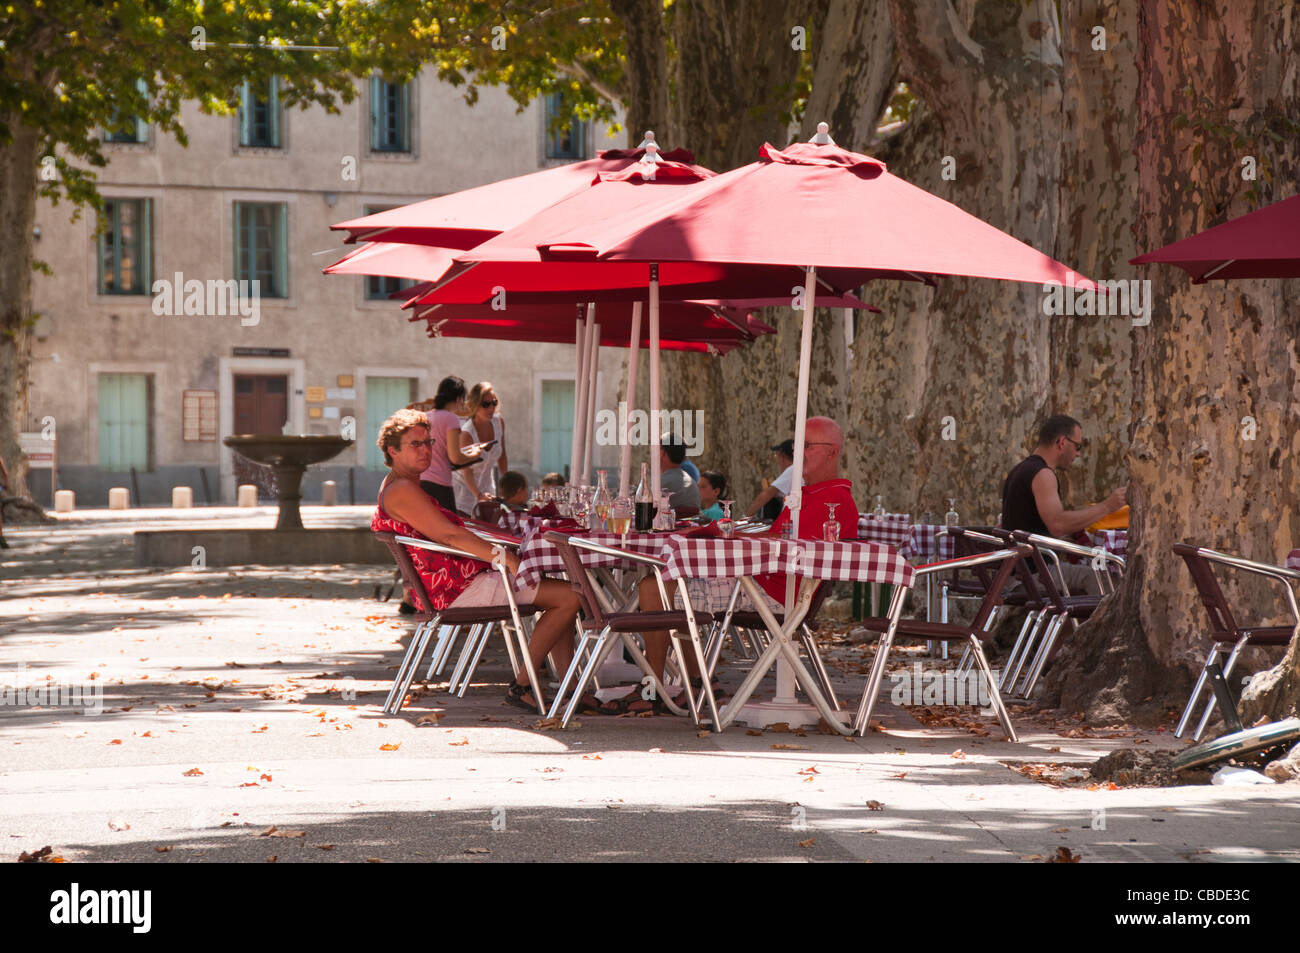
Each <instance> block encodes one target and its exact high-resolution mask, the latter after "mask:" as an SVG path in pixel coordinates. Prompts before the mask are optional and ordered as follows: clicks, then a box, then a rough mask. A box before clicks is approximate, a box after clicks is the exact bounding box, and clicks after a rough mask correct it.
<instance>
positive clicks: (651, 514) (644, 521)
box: [636, 463, 655, 533]
mask: <svg viewBox="0 0 1300 953" xmlns="http://www.w3.org/2000/svg"><path fill="white" fill-rule="evenodd" d="M649 468H650V464H648V463H643V464H641V482H640V483H638V484H637V485H636V531H637V532H638V533H648V532H649V531H650V530H651V529H653V528H654V522H655V503H654V495H653V494H652V493H651V492H650V474H649Z"/></svg>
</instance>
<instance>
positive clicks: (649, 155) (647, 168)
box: [637, 142, 663, 182]
mask: <svg viewBox="0 0 1300 953" xmlns="http://www.w3.org/2000/svg"><path fill="white" fill-rule="evenodd" d="M637 161H638V162H639V163H640V165H641V181H643V182H649V181H650V180H651V179H653V178H654V177H655V171H656V170H655V166H656V165H658V164H659V163H660V162H662V161H663V160H662V159H660V158H659V146H657V145H656V144H655V143H653V142H649V143H647V144H646V147H645V155H643V156H642V157H641V158H640V159H638V160H637Z"/></svg>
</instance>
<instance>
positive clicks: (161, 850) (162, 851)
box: [154, 844, 172, 854]
mask: <svg viewBox="0 0 1300 953" xmlns="http://www.w3.org/2000/svg"><path fill="white" fill-rule="evenodd" d="M171 849H172V845H171V844H166V845H164V846H162V847H155V848H154V851H155V852H156V853H159V854H166V853H168V852H169V851H170V850H171Z"/></svg>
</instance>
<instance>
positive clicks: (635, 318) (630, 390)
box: [618, 301, 641, 496]
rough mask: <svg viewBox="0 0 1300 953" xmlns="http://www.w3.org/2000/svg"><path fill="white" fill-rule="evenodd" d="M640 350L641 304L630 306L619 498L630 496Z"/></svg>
mask: <svg viewBox="0 0 1300 953" xmlns="http://www.w3.org/2000/svg"><path fill="white" fill-rule="evenodd" d="M640 349H641V302H640V301H638V302H636V303H635V304H633V305H632V337H631V340H629V341H628V345H627V401H626V403H627V416H625V417H624V418H623V421H622V428H623V429H622V433H620V434H619V436H620V438H621V439H622V443H623V445H622V446H621V447H620V448H619V451H618V493H619V496H631V495H632V494H631V492H630V489H629V487H628V480H629V478H630V477H631V469H632V445H631V444H630V443H629V442H628V436H629V433H630V431H631V429H632V409H633V408H634V407H636V378H637V364H638V363H640V361H639V358H640V356H641V354H640Z"/></svg>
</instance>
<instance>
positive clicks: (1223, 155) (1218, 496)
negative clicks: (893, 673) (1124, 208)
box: [1058, 0, 1300, 718]
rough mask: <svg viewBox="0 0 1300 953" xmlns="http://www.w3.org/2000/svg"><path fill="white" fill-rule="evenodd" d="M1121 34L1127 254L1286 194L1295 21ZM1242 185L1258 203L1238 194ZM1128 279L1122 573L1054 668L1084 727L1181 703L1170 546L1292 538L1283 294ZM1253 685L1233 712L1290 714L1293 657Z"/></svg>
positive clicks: (1179, 598) (1291, 344) (1144, 17)
mask: <svg viewBox="0 0 1300 953" xmlns="http://www.w3.org/2000/svg"><path fill="white" fill-rule="evenodd" d="M1137 28H1138V29H1137V45H1136V48H1137V56H1138V74H1139V83H1138V100H1137V103H1138V116H1137V124H1136V128H1137V138H1136V141H1135V147H1136V157H1137V177H1136V180H1135V181H1136V188H1135V190H1134V191H1135V197H1134V198H1135V213H1136V214H1135V221H1136V230H1137V246H1138V248H1140V249H1143V250H1146V249H1152V248H1156V247H1158V246H1161V245H1164V244H1166V243H1168V242H1170V241H1174V240H1175V239H1178V238H1182V237H1185V236H1187V235H1190V234H1192V233H1193V232H1196V231H1199V230H1201V229H1203V228H1206V227H1209V226H1211V225H1215V224H1218V223H1220V222H1222V221H1224V220H1226V219H1228V218H1232V217H1235V216H1237V215H1240V214H1243V213H1245V212H1247V211H1250V210H1251V208H1252V207H1253V206H1254V205H1255V204H1268V203H1271V202H1274V201H1277V200H1280V199H1282V198H1285V197H1287V195H1288V194H1292V193H1294V191H1295V182H1296V178H1297V173H1298V172H1300V163H1298V161H1297V159H1298V150H1300V137H1297V135H1296V125H1295V119H1296V117H1298V116H1300V77H1297V73H1296V70H1295V63H1296V58H1297V53H1298V51H1300V42H1298V37H1300V16H1298V14H1297V10H1296V8H1295V7H1294V6H1293V5H1282V6H1279V5H1278V4H1275V3H1271V2H1265V0H1259V2H1241V3H1235V4H1220V5H1209V4H1184V3H1179V2H1173V0H1145V2H1143V3H1141V4H1140V6H1139V10H1138V14H1137ZM1180 117H1185V119H1183V118H1180ZM1245 156H1253V157H1255V159H1256V161H1257V162H1258V164H1259V166H1260V168H1261V174H1260V180H1259V181H1248V180H1244V179H1243V177H1242V171H1243V166H1242V159H1243V158H1244V157H1245ZM1265 168H1266V169H1267V173H1265V172H1264V171H1263V170H1264V169H1265ZM1255 188H1257V189H1258V203H1255V202H1252V201H1250V200H1249V199H1248V193H1250V192H1251V191H1252V189H1255ZM1143 276H1144V277H1147V278H1150V280H1151V282H1152V294H1153V300H1154V302H1155V311H1154V317H1153V320H1152V323H1151V325H1150V326H1149V327H1147V328H1139V329H1137V331H1136V333H1135V338H1134V341H1135V343H1134V352H1133V359H1132V369H1133V391H1134V404H1133V408H1134V409H1133V414H1134V419H1133V430H1132V447H1131V450H1130V453H1129V458H1128V467H1129V476H1130V494H1129V500H1130V502H1131V504H1132V511H1133V521H1132V529H1131V535H1130V549H1129V553H1130V556H1129V564H1128V572H1127V575H1126V577H1125V580H1124V585H1123V587H1122V589H1121V590H1120V592H1119V593H1118V594H1117V596H1116V597H1115V599H1113V600H1111V602H1110V604H1109V605H1108V606H1107V607H1106V609H1105V611H1103V612H1102V613H1101V614H1100V615H1099V617H1098V618H1096V619H1095V621H1093V622H1092V623H1090V624H1089V625H1088V626H1086V627H1084V628H1083V629H1081V630H1080V632H1079V634H1078V637H1077V638H1076V639H1075V640H1074V645H1073V646H1071V647H1070V648H1069V650H1068V654H1066V655H1064V656H1063V657H1062V658H1061V660H1060V664H1059V665H1058V668H1059V670H1060V675H1059V676H1058V680H1059V681H1061V682H1062V683H1063V687H1062V688H1061V691H1060V696H1061V697H1060V700H1061V703H1062V705H1064V706H1066V707H1068V708H1078V709H1082V710H1086V711H1088V712H1089V713H1090V714H1091V715H1092V716H1093V717H1094V718H1110V717H1115V716H1118V717H1138V718H1140V717H1142V716H1143V715H1147V714H1152V713H1153V712H1152V709H1154V708H1155V707H1156V706H1158V705H1160V703H1161V702H1167V703H1170V704H1174V705H1181V704H1182V702H1183V700H1184V697H1185V692H1184V690H1185V687H1186V684H1187V681H1188V678H1189V674H1188V673H1189V672H1190V671H1191V670H1192V669H1193V667H1194V666H1199V664H1200V661H1201V657H1202V656H1203V655H1204V652H1205V641H1204V635H1203V632H1204V629H1205V622H1204V618H1203V610H1202V609H1201V607H1200V605H1199V601H1198V600H1197V599H1196V597H1195V595H1194V590H1193V588H1192V585H1191V580H1190V578H1189V576H1188V574H1187V571H1186V569H1185V568H1184V567H1183V565H1182V564H1181V560H1178V559H1176V558H1175V557H1174V556H1173V554H1172V553H1171V552H1170V546H1171V545H1172V544H1173V543H1175V542H1179V541H1183V540H1188V541H1194V542H1196V543H1200V544H1202V545H1207V546H1211V547H1214V548H1218V549H1223V550H1226V551H1228V552H1232V553H1236V554H1240V555H1242V556H1245V557H1247V558H1250V559H1255V560H1259V561H1261V562H1271V563H1276V562H1278V561H1279V560H1280V559H1281V558H1282V557H1283V556H1284V555H1285V554H1286V552H1287V551H1289V550H1290V549H1291V548H1292V547H1293V546H1294V545H1295V542H1296V533H1297V529H1298V528H1300V526H1298V525H1297V514H1296V507H1295V489H1294V487H1295V481H1296V477H1297V474H1296V464H1295V448H1296V444H1297V438H1298V437H1300V428H1298V427H1297V421H1296V415H1295V410H1296V407H1295V396H1296V386H1297V379H1296V369H1297V364H1298V363H1300V355H1298V354H1297V346H1296V335H1297V331H1298V330H1300V327H1298V325H1300V290H1298V289H1297V283H1296V282H1294V281H1290V282H1287V281H1266V280H1258V281H1230V282H1226V283H1224V282H1212V283H1210V284H1206V285H1192V284H1191V283H1190V281H1189V279H1188V278H1187V277H1186V275H1184V274H1183V273H1182V272H1181V271H1178V270H1176V269H1173V268H1168V267H1150V268H1146V269H1144V270H1143ZM1248 418H1249V419H1248ZM1228 593H1229V599H1230V600H1234V601H1236V600H1238V599H1239V600H1240V602H1239V605H1240V606H1241V607H1242V614H1243V616H1245V617H1248V618H1251V619H1252V620H1254V619H1259V617H1260V616H1261V615H1267V614H1268V613H1269V610H1270V608H1271V607H1273V606H1276V602H1275V601H1273V596H1270V595H1269V594H1268V593H1267V592H1266V591H1264V590H1263V589H1262V588H1261V587H1258V586H1251V587H1239V586H1235V585H1234V586H1232V587H1230V588H1229V589H1228ZM1275 594H1276V593H1275V592H1274V594H1273V595H1274V596H1275ZM1260 682H1261V686H1255V689H1256V690H1255V691H1254V692H1252V694H1254V695H1256V696H1260V697H1256V698H1255V699H1254V700H1252V701H1248V702H1247V704H1246V706H1245V707H1246V710H1247V714H1248V715H1249V716H1253V715H1256V714H1268V715H1270V716H1277V715H1281V714H1283V713H1286V712H1288V711H1294V709H1295V706H1296V702H1297V698H1300V658H1298V657H1297V648H1296V646H1295V645H1294V644H1293V645H1292V646H1291V649H1290V651H1289V653H1288V656H1287V659H1286V660H1285V661H1284V663H1283V664H1282V666H1280V667H1279V668H1278V669H1277V670H1275V671H1274V672H1273V673H1270V676H1269V677H1268V678H1267V679H1262V680H1260ZM1264 685H1266V686H1267V689H1266V690H1265V691H1264V692H1260V691H1259V688H1260V687H1262V686H1264Z"/></svg>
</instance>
